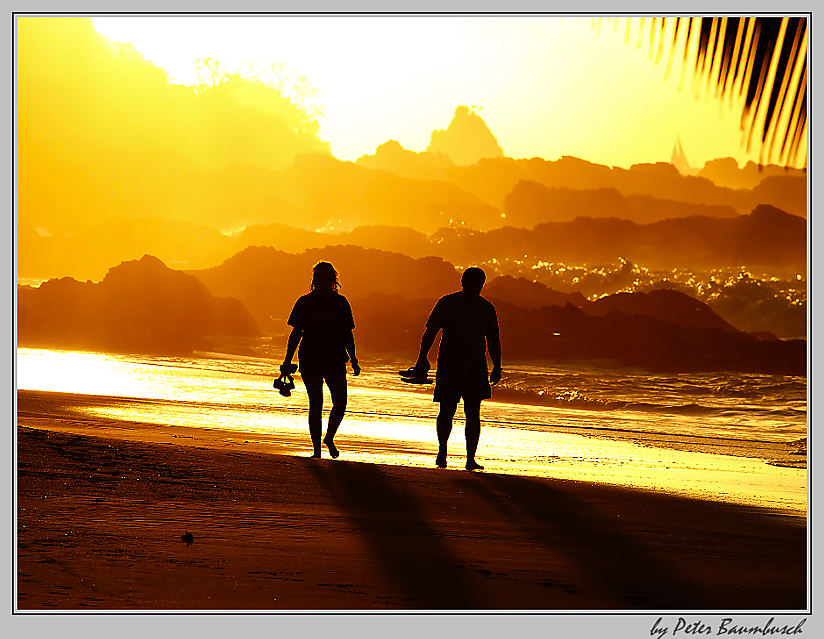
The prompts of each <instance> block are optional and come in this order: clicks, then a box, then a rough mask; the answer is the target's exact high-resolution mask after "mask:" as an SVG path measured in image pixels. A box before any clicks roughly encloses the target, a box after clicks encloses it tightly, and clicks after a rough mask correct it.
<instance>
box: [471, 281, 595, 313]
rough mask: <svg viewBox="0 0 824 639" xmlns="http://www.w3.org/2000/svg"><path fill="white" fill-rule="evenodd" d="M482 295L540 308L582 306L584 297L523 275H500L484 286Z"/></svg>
mask: <svg viewBox="0 0 824 639" xmlns="http://www.w3.org/2000/svg"><path fill="white" fill-rule="evenodd" d="M483 294H484V297H487V298H489V299H490V300H493V301H501V302H506V303H508V304H514V305H515V306H523V307H524V308H541V307H542V306H565V305H566V304H573V305H575V306H583V305H584V304H586V298H585V297H584V296H583V295H581V294H580V293H563V292H561V291H556V290H553V289H551V288H549V287H548V286H546V285H544V284H541V283H540V282H532V281H530V280H527V279H524V278H523V277H512V276H511V275H502V276H500V277H496V278H495V279H493V280H492V281H491V282H488V283H487V284H486V286H484V290H483Z"/></svg>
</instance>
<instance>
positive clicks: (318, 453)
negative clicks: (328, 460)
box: [309, 450, 320, 459]
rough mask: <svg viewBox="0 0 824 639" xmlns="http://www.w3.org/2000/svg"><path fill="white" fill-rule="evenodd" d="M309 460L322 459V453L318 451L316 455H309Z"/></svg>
mask: <svg viewBox="0 0 824 639" xmlns="http://www.w3.org/2000/svg"><path fill="white" fill-rule="evenodd" d="M309 459H320V451H319V450H316V451H315V452H314V453H312V454H311V455H309Z"/></svg>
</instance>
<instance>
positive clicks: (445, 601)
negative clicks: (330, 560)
mask: <svg viewBox="0 0 824 639" xmlns="http://www.w3.org/2000/svg"><path fill="white" fill-rule="evenodd" d="M310 468H311V470H312V472H313V473H314V474H315V475H316V477H317V478H318V480H319V481H320V482H321V484H322V485H324V487H325V488H326V490H327V491H328V492H329V494H330V497H331V498H332V499H333V500H334V502H335V503H336V504H337V505H338V506H340V507H341V508H342V509H343V510H344V512H346V514H347V516H348V517H350V518H351V519H352V522H353V524H354V525H355V526H356V527H357V528H358V529H359V530H360V531H362V532H363V533H364V535H365V536H366V541H367V543H368V544H369V546H370V547H371V549H372V552H373V556H374V557H375V558H376V559H377V560H378V562H379V565H380V568H381V570H382V573H383V575H384V577H385V578H386V579H387V581H389V582H390V583H393V584H394V585H395V586H396V587H397V588H398V590H399V591H400V592H401V593H403V594H404V595H405V596H406V598H407V603H408V604H411V605H412V606H413V607H415V608H422V609H430V610H438V609H442V610H444V609H445V610H466V609H479V608H488V607H490V606H489V603H488V602H483V601H482V600H481V593H479V592H478V591H477V588H475V587H474V586H473V584H471V583H470V582H469V581H468V580H467V579H466V577H465V575H464V574H463V573H465V571H463V570H461V568H460V566H458V565H457V563H458V562H457V560H456V558H455V557H454V556H452V553H451V552H450V550H449V548H448V546H447V544H446V543H445V541H444V539H443V536H442V535H440V534H439V533H438V531H437V530H436V529H435V528H434V527H433V526H432V524H431V523H430V522H429V521H428V520H427V517H426V515H425V514H424V512H423V511H422V509H421V506H420V504H419V503H418V500H416V499H413V498H412V497H411V495H410V494H409V493H408V492H406V491H404V490H403V488H404V486H403V483H402V482H398V481H395V480H392V479H390V478H388V477H386V476H385V475H384V474H383V472H382V471H381V469H380V467H379V466H373V465H371V464H357V463H355V464H352V463H340V462H338V463H332V464H323V465H317V466H315V465H312V466H310Z"/></svg>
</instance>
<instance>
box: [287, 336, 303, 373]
mask: <svg viewBox="0 0 824 639" xmlns="http://www.w3.org/2000/svg"><path fill="white" fill-rule="evenodd" d="M301 337H303V331H302V330H300V329H299V328H293V329H292V332H291V333H289V341H288V342H287V343H286V356H285V357H284V358H283V366H290V365H291V364H292V358H293V357H294V356H295V351H296V350H297V348H298V344H299V343H300V338H301Z"/></svg>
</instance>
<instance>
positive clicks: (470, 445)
mask: <svg viewBox="0 0 824 639" xmlns="http://www.w3.org/2000/svg"><path fill="white" fill-rule="evenodd" d="M464 415H465V416H466V429H465V432H466V469H467V470H483V469H484V467H483V466H481V465H480V464H479V463H478V462H476V461H475V451H477V450H478V440H480V438H481V400H479V399H478V400H474V401H473V400H470V401H468V402H467V401H466V400H465V399H464Z"/></svg>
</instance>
